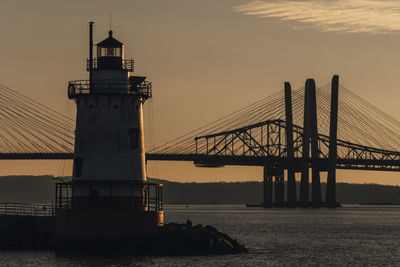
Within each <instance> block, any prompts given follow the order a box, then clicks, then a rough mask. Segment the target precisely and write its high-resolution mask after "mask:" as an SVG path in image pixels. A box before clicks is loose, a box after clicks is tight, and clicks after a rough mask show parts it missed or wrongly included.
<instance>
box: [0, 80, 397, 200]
mask: <svg viewBox="0 0 400 267" xmlns="http://www.w3.org/2000/svg"><path fill="white" fill-rule="evenodd" d="M0 109H1V112H0V123H1V124H2V127H1V129H0V159H73V151H74V129H75V122H74V120H72V119H70V118H68V117H67V116H64V115H63V114H60V113H58V112H56V111H54V110H52V109H50V108H48V107H45V106H43V105H41V104H40V103H38V102H36V101H34V100H32V99H29V98H28V97H25V96H23V95H21V94H20V93H18V92H17V91H15V90H12V89H10V88H8V87H6V86H3V85H0ZM146 160H170V161H192V162H194V164H195V165H196V166H199V167H219V166H224V165H245V166H262V167H264V199H263V205H264V206H265V207H269V206H284V205H287V206H289V207H294V206H298V205H299V206H303V207H306V206H314V207H321V206H328V207H336V205H337V203H336V169H355V170H378V171H400V122H399V121H397V120H396V119H394V118H392V117H390V116H389V115H387V114H386V113H384V112H382V111H381V110H379V109H378V108H376V107H374V106H373V105H372V104H370V103H368V102H367V101H365V100H363V99H362V98H361V97H359V96H358V95H356V94H354V93H353V92H351V91H350V90H349V89H347V88H346V87H344V86H342V85H340V84H339V77H338V76H334V77H333V79H332V82H331V83H330V84H327V85H324V86H321V87H317V86H316V85H315V82H314V80H312V79H309V80H307V82H306V84H305V86H304V87H302V88H299V89H297V90H293V91H292V89H291V86H290V84H289V83H285V87H284V90H281V91H279V92H277V93H275V94H273V95H271V96H269V97H267V98H264V99H261V100H259V101H257V102H256V103H253V104H251V105H249V106H246V107H244V108H242V109H240V110H238V111H236V112H234V113H232V114H230V115H227V116H225V117H223V118H221V119H219V120H216V121H214V122H212V123H209V124H207V125H205V126H203V127H201V128H199V129H197V130H195V131H192V132H190V133H188V134H186V135H184V136H182V137H179V138H177V139H174V140H172V141H171V142H168V143H166V144H164V145H162V146H159V147H157V148H155V149H153V150H151V151H149V152H148V153H147V154H146ZM285 170H286V171H287V201H286V202H285V195H284V194H285V193H284V192H285V189H284V185H285V183H284V171H285ZM310 170H311V181H312V182H311V200H310V192H309V188H310V184H309V180H310V179H309V175H310V173H309V172H310ZM324 171H326V172H328V176H327V177H328V178H327V187H326V188H327V189H326V200H325V201H322V193H321V182H320V173H321V172H324ZM296 172H299V173H301V181H300V190H299V198H297V189H296V182H295V173H296Z"/></svg>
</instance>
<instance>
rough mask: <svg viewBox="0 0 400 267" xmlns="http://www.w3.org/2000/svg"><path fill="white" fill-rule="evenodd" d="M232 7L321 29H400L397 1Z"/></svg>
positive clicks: (290, 1)
mask: <svg viewBox="0 0 400 267" xmlns="http://www.w3.org/2000/svg"><path fill="white" fill-rule="evenodd" d="M234 10H235V11H237V12H240V13H243V14H246V15H251V16H256V17H259V18H276V19H279V20H282V21H291V22H297V24H302V25H310V26H313V27H316V28H317V29H319V30H321V31H323V32H346V33H374V34H387V33H391V32H398V31H400V1H399V0H303V1H294V0H271V1H251V2H249V3H246V4H243V5H239V6H235V7H234ZM297 26H298V25H297Z"/></svg>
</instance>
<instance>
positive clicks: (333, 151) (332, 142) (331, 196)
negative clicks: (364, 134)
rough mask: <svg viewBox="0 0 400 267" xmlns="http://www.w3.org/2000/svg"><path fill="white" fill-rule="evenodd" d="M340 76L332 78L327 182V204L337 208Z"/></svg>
mask: <svg viewBox="0 0 400 267" xmlns="http://www.w3.org/2000/svg"><path fill="white" fill-rule="evenodd" d="M338 99H339V76H338V75H335V76H333V78H332V89H331V111H330V116H331V117H330V125H329V165H328V179H327V182H326V205H327V206H328V207H329V208H335V207H336V206H337V203H336V159H337V124H338Z"/></svg>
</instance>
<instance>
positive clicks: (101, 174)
mask: <svg viewBox="0 0 400 267" xmlns="http://www.w3.org/2000/svg"><path fill="white" fill-rule="evenodd" d="M93 48H94V45H93V22H90V23H89V58H88V59H87V71H88V72H89V79H88V80H77V81H70V82H69V84H68V98H69V99H71V100H73V101H75V103H76V107H77V112H76V113H77V114H76V130H75V151H74V161H73V174H72V181H71V182H63V183H58V184H57V186H56V238H57V239H58V242H61V243H63V244H70V245H76V244H77V243H79V244H108V243H110V242H111V243H112V242H115V241H117V240H119V239H121V238H127V237H130V236H132V237H134V236H135V235H137V234H138V233H142V232H143V231H151V230H154V229H156V228H157V227H158V226H161V225H162V224H163V211H162V185H160V184H154V183H149V182H147V180H146V165H145V146H144V128H143V105H144V104H145V102H146V100H148V99H149V98H151V97H152V85H151V82H149V81H147V80H146V77H144V76H135V75H133V72H134V61H133V59H125V51H124V50H125V46H124V44H123V43H121V42H120V41H118V40H117V39H116V38H115V36H114V33H113V32H112V31H111V30H110V31H109V32H108V36H107V37H106V38H105V39H104V40H103V41H101V42H99V43H97V45H96V49H95V51H96V57H94V56H93ZM82 242H83V243H82Z"/></svg>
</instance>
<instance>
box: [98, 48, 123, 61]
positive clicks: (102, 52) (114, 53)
mask: <svg viewBox="0 0 400 267" xmlns="http://www.w3.org/2000/svg"><path fill="white" fill-rule="evenodd" d="M97 57H121V58H123V57H124V47H123V46H121V47H99V46H98V47H97Z"/></svg>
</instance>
